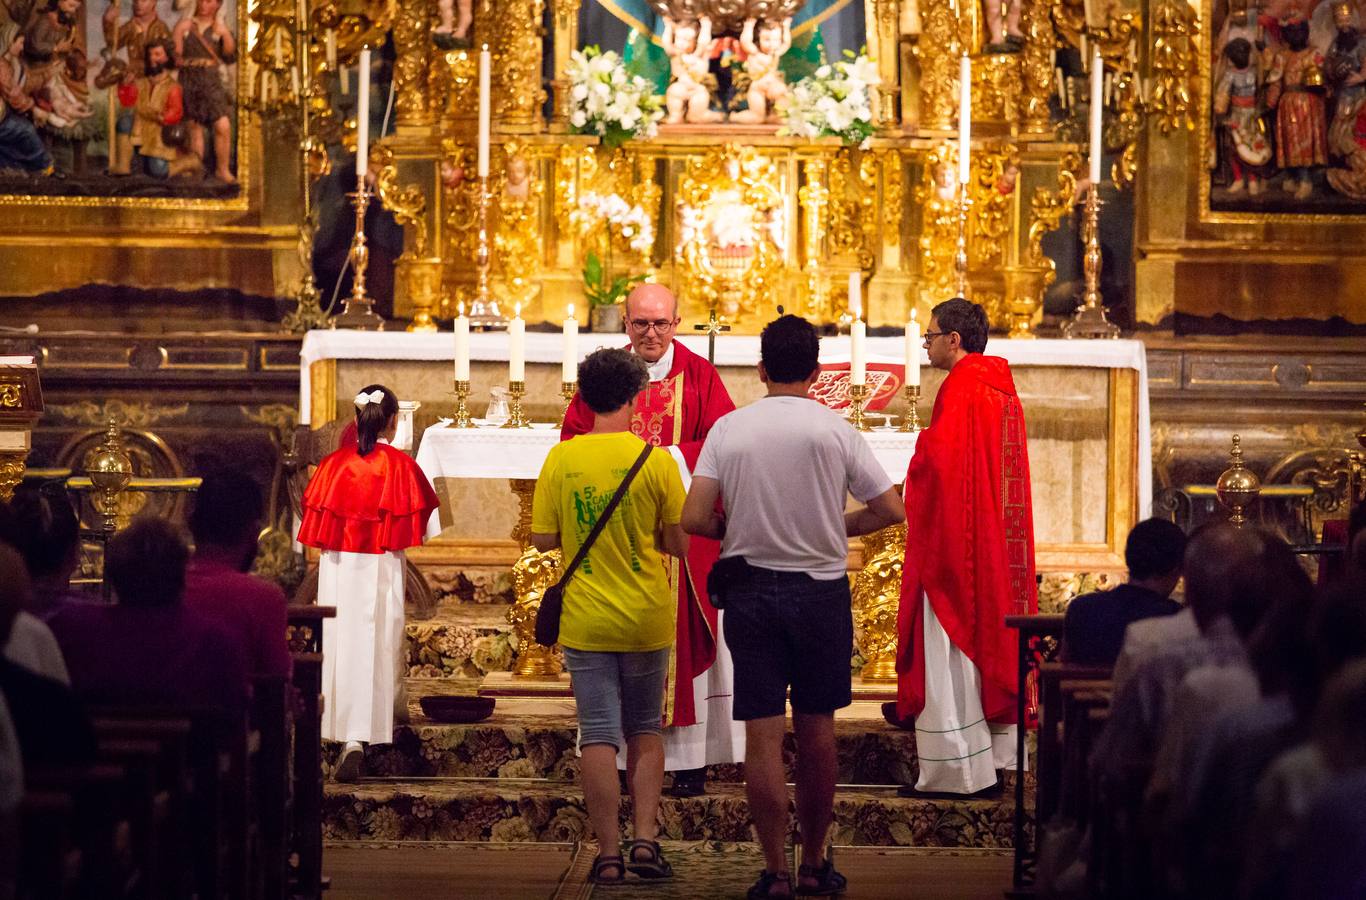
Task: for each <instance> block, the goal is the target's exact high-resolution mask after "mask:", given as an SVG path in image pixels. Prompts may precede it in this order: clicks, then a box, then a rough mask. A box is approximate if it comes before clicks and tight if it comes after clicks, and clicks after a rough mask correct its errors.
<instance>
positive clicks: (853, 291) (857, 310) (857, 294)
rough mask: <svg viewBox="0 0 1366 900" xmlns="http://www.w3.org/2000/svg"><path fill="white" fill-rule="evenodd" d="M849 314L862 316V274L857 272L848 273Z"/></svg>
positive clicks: (856, 317) (855, 316) (857, 317)
mask: <svg viewBox="0 0 1366 900" xmlns="http://www.w3.org/2000/svg"><path fill="white" fill-rule="evenodd" d="M849 315H851V316H853V317H854V318H855V319H860V318H862V317H863V276H862V274H861V273H859V272H850V273H849Z"/></svg>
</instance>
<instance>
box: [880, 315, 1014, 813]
mask: <svg viewBox="0 0 1366 900" xmlns="http://www.w3.org/2000/svg"><path fill="white" fill-rule="evenodd" d="M986 343H987V317H986V312H985V311H984V310H983V309H982V307H981V306H979V305H977V304H975V303H970V302H968V301H966V300H963V299H961V298H954V299H952V300H948V301H945V302H944V303H941V304H939V305H938V306H936V307H935V308H934V311H933V316H932V318H931V320H930V329H929V331H927V332H926V333H925V348H926V351H927V352H928V354H929V357H930V364H931V365H933V366H934V367H935V368H937V369H945V370H947V371H948V373H949V374H948V377H946V378H945V379H944V383H943V384H942V385H941V386H940V388H939V394H938V395H937V396H936V397H935V400H934V412H933V414H932V416H931V418H930V425H929V427H928V428H926V429H925V430H924V431H922V432H920V435H919V439H918V441H917V442H916V448H915V454H914V455H913V456H912V457H911V464H910V467H909V469H908V470H907V472H906V486H905V499H906V527H907V535H906V558H905V562H904V564H903V567H902V576H901V577H902V581H901V605H900V609H899V615H898V623H897V624H898V631H899V641H898V646H897V673H898V680H897V704H896V707H897V708H896V714H897V715H896V718H899V719H900V721H902V722H908V721H909V720H910V719H911V718H914V722H915V731H916V750H917V755H918V757H919V762H920V777H919V779H918V780H917V781H916V784H915V787H914V788H909V787H908V788H905V789H903V790H904V792H905V793H907V794H912V793H947V794H976V793H979V792H980V793H984V794H990V793H993V792H997V791H999V790H1000V788H999V786H998V785H997V779H996V770H997V769H1003V768H1012V767H1014V765H1015V727H1016V725H1017V723H1016V718H1017V716H1016V699H1017V687H1016V685H1017V678H1018V675H1017V671H1016V658H1017V650H1016V639H1015V635H1014V633H1013V632H1012V631H1010V629H1008V628H1006V625H1005V621H1004V620H1005V617H1006V616H1008V615H1017V614H1025V613H1033V612H1037V611H1038V594H1037V591H1036V588H1035V583H1034V519H1033V515H1032V512H1031V508H1030V493H1029V454H1028V450H1027V446H1026V440H1025V422H1024V413H1023V410H1022V409H1021V407H1020V398H1019V395H1018V394H1017V393H1016V392H1015V382H1014V379H1013V378H1012V377H1011V374H1010V366H1009V365H1008V364H1007V363H1006V361H1005V360H1004V359H1001V358H1000V357H995V356H983V355H982V351H983V350H985V349H986Z"/></svg>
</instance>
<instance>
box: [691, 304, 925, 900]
mask: <svg viewBox="0 0 1366 900" xmlns="http://www.w3.org/2000/svg"><path fill="white" fill-rule="evenodd" d="M759 353H760V356H759V358H760V362H759V367H758V374H759V379H760V380H761V381H762V382H763V383H764V384H765V385H766V386H767V394H766V396H764V397H763V398H762V399H760V400H757V401H756V402H754V403H752V404H750V405H749V406H747V407H744V408H742V409H739V410H736V411H735V412H733V413H730V414H729V415H726V416H724V417H722V418H721V419H720V420H718V421H717V423H716V424H715V425H713V426H712V430H711V433H710V434H709V435H708V436H707V440H706V442H705V444H704V445H703V447H702V452H701V454H700V456H699V458H698V462H697V466H696V467H695V469H694V472H693V479H692V486H691V488H690V489H689V491H688V499H687V503H686V504H685V505H684V509H683V527H684V529H685V530H686V531H687V532H688V533H689V534H692V535H695V536H701V537H707V538H710V539H712V540H720V541H721V542H722V544H721V560H720V562H718V564H717V568H716V569H713V577H714V580H715V581H716V582H717V586H716V589H715V590H714V591H713V593H716V594H717V596H719V597H720V598H721V600H722V603H723V606H724V610H725V614H726V618H725V636H726V642H727V644H728V645H729V647H730V650H731V654H732V659H733V661H734V665H735V705H734V712H735V717H736V718H737V719H739V720H741V721H743V722H744V723H745V744H746V755H745V793H746V795H747V797H748V799H749V808H750V815H751V816H752V817H753V819H754V828H755V831H756V832H757V833H758V836H759V842H760V844H761V845H762V847H763V853H764V870H763V872H762V873H760V876H759V879H758V881H756V882H755V884H754V885H753V887H751V888H750V890H749V894H748V896H749V897H751V898H763V897H790V896H793V895H796V894H800V895H804V896H830V895H834V894H838V893H841V892H842V891H844V889H845V887H846V879H845V878H844V876H843V875H841V874H840V873H839V872H837V871H836V870H835V868H834V866H833V864H832V862H831V860H830V858H829V856H828V855H827V852H826V838H827V833H828V832H829V829H830V824H831V821H832V818H833V804H834V792H835V781H836V777H837V768H838V766H837V760H836V751H835V731H834V716H835V711H836V710H838V709H842V708H844V707H846V706H848V705H849V704H850V702H851V685H850V668H849V660H850V657H851V655H852V652H853V618H852V614H851V611H850V605H849V602H850V596H849V579H848V577H847V566H848V559H847V557H848V547H849V545H848V539H849V538H850V537H852V536H855V535H862V534H868V533H871V532H873V531H877V530H878V529H881V528H885V527H887V526H889V525H893V524H896V523H898V522H900V521H902V519H903V518H904V516H905V513H904V511H903V509H902V505H901V500H900V498H899V497H898V495H897V492H896V489H895V488H894V487H893V486H892V483H891V480H890V479H889V478H888V477H887V473H886V472H885V471H884V470H883V469H882V467H881V466H880V465H879V464H878V462H877V460H876V458H875V457H874V456H873V453H872V450H871V449H870V448H869V446H868V443H867V441H865V440H864V439H863V436H862V435H861V434H859V433H858V432H857V431H855V430H854V429H852V428H850V427H849V423H848V422H847V421H845V420H844V419H843V418H841V417H840V416H839V415H838V414H836V413H834V412H832V411H831V410H829V409H827V408H825V407H824V406H822V405H820V404H819V403H818V402H816V401H815V400H813V399H811V398H810V396H809V395H808V390H809V388H810V387H811V385H812V384H813V383H814V382H815V380H816V378H817V377H818V376H819V374H820V363H819V357H820V340H819V338H818V336H817V333H816V329H815V328H814V327H813V326H812V325H811V323H809V322H807V321H806V320H805V319H802V318H799V317H797V316H792V315H787V316H782V317H781V318H779V319H777V320H775V321H773V322H770V323H769V324H768V325H767V326H766V327H765V328H764V330H763V334H762V336H761V337H760V351H759ZM851 494H852V495H853V497H854V499H855V500H856V501H858V502H859V503H861V504H864V505H863V506H860V507H858V508H857V509H854V510H852V511H850V512H847V513H846V511H845V507H846V502H847V499H848V496H849V495H851ZM718 500H721V501H722V503H723V512H718V511H717V501H718ZM789 689H790V691H791V704H792V722H793V728H794V730H795V732H796V738H797V761H796V812H797V823H798V826H799V829H800V839H801V846H802V857H801V858H802V863H801V865H800V867H799V868H798V871H797V877H796V879H793V878H792V874H791V873H790V871H789V870H788V865H787V861H786V860H787V857H786V853H785V849H786V838H787V833H788V793H787V780H786V775H785V772H784V767H783V752H782V745H783V738H784V734H785V732H786V724H787V717H786V712H787V702H788V692H789Z"/></svg>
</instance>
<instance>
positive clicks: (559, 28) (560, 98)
mask: <svg viewBox="0 0 1366 900" xmlns="http://www.w3.org/2000/svg"><path fill="white" fill-rule="evenodd" d="M580 3H581V0H551V4H552V6H551V8H552V9H553V10H554V12H555V18H554V23H555V41H554V48H555V80H554V82H552V86H553V87H554V90H555V114H554V118H553V120H552V122H553V126H552V127H553V128H554V130H555V131H568V130H569V77H568V74H567V70H568V67H569V57H570V54H572V53H573V52H574V51H575V50H577V49H578V48H579V6H580Z"/></svg>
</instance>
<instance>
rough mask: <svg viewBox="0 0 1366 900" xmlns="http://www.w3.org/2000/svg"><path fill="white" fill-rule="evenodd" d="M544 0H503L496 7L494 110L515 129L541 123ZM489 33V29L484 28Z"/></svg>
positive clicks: (543, 97)
mask: <svg viewBox="0 0 1366 900" xmlns="http://www.w3.org/2000/svg"><path fill="white" fill-rule="evenodd" d="M544 12H545V0H501V2H499V3H498V4H496V5H495V6H494V8H493V13H494V17H493V29H492V34H493V35H495V36H496V38H495V39H496V41H497V44H496V45H495V51H494V55H495V56H496V59H495V62H494V67H493V77H494V79H495V83H496V87H495V88H494V91H493V94H494V114H495V115H496V116H497V118H498V119H499V121H500V122H503V123H505V125H506V126H507V128H508V129H510V130H513V131H520V132H525V131H531V130H537V129H539V128H540V125H541V104H542V103H543V102H545V91H543V90H542V89H541V18H542V15H543V14H544ZM485 34H488V32H485Z"/></svg>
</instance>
